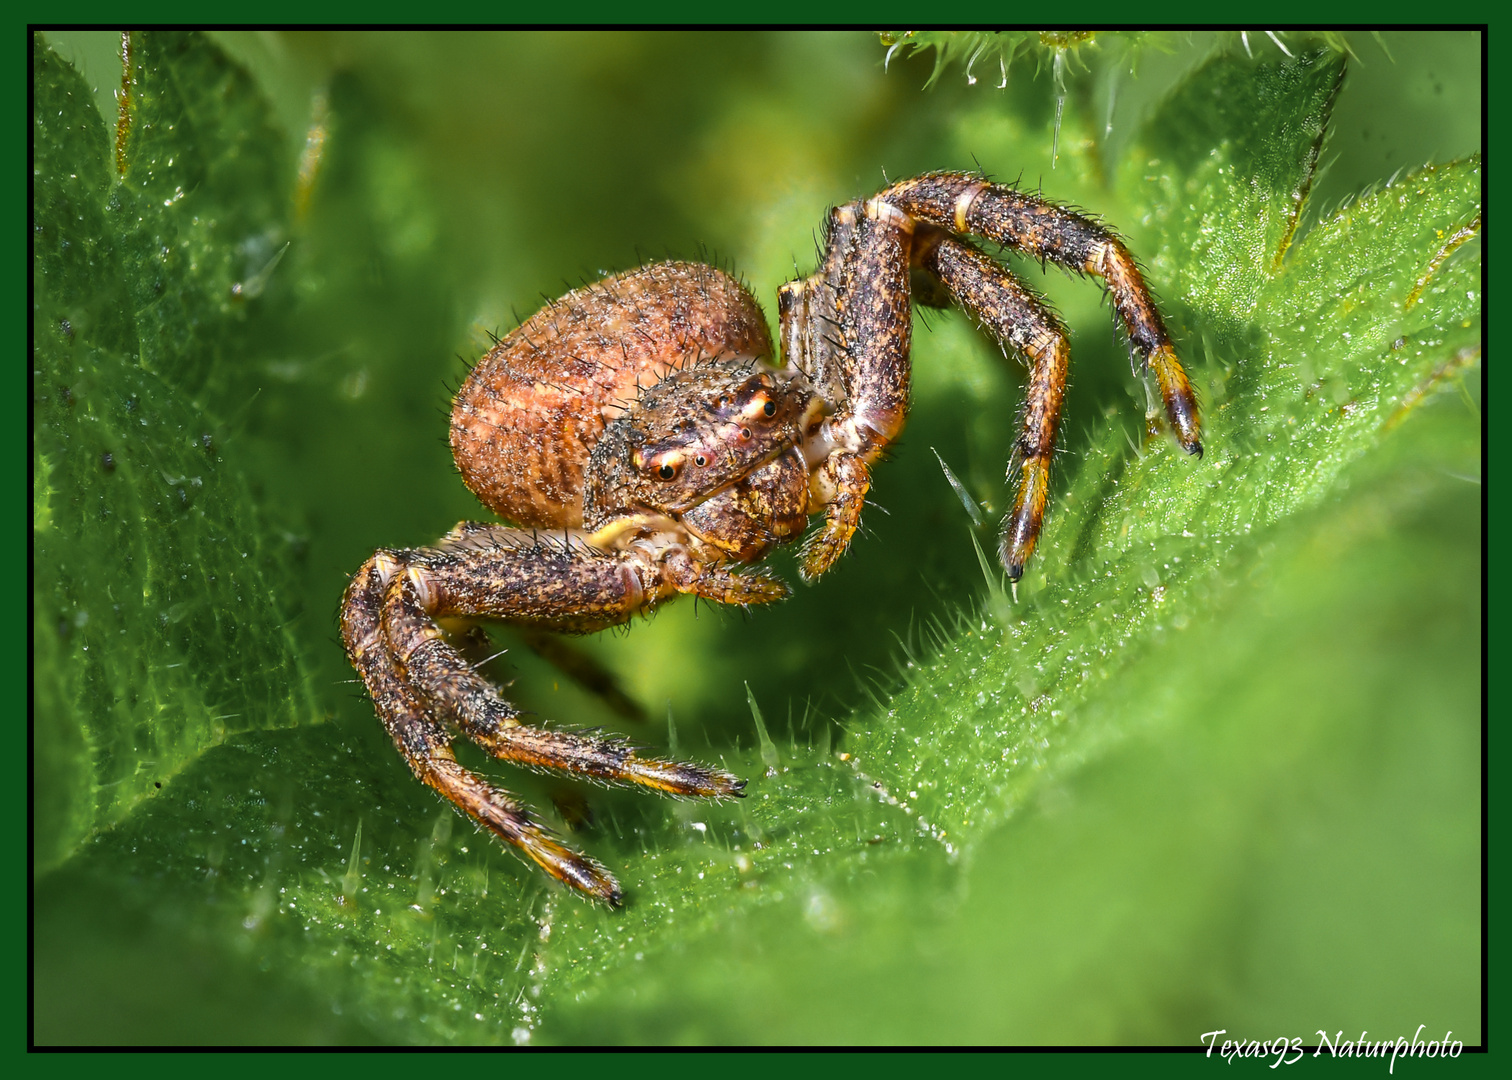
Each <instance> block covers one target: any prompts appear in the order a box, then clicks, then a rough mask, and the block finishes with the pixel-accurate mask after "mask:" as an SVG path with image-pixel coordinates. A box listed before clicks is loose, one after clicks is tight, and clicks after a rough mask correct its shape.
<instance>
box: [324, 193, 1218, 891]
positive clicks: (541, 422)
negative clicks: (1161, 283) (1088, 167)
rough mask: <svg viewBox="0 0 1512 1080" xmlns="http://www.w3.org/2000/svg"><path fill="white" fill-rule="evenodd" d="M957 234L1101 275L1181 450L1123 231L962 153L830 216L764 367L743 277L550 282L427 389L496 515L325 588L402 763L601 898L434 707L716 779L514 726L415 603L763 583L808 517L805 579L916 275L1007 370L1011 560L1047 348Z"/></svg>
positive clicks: (591, 737)
mask: <svg viewBox="0 0 1512 1080" xmlns="http://www.w3.org/2000/svg"><path fill="white" fill-rule="evenodd" d="M967 235H972V236H980V237H984V238H986V239H988V240H992V241H995V242H996V243H998V244H1001V245H1002V246H1004V247H1005V248H1009V249H1011V250H1014V251H1018V252H1022V253H1024V254H1026V255H1030V256H1033V257H1035V258H1038V259H1040V260H1042V261H1048V262H1053V263H1056V264H1057V265H1060V266H1063V267H1066V268H1068V269H1070V270H1073V271H1077V272H1083V273H1088V274H1094V275H1097V276H1098V277H1101V278H1102V279H1103V280H1104V281H1105V282H1106V285H1107V290H1108V293H1109V295H1110V296H1111V298H1112V301H1113V307H1114V309H1115V310H1116V311H1117V313H1118V316H1119V318H1120V319H1121V321H1122V323H1123V326H1124V328H1125V330H1126V331H1127V333H1128V337H1129V341H1130V346H1131V348H1132V350H1133V353H1134V356H1135V361H1136V364H1137V366H1138V367H1139V368H1140V369H1142V370H1145V371H1148V372H1149V373H1150V374H1152V375H1153V376H1154V378H1155V381H1156V383H1157V384H1158V386H1159V389H1160V394H1161V397H1162V399H1163V401H1164V404H1165V414H1166V417H1167V419H1168V421H1169V423H1170V426H1171V429H1172V431H1173V432H1174V434H1175V437H1176V439H1177V441H1178V442H1179V443H1180V444H1181V446H1182V447H1183V448H1184V449H1185V450H1186V451H1187V452H1188V453H1190V454H1197V455H1200V454H1201V453H1202V443H1201V442H1200V430H1199V421H1198V412H1197V404H1196V400H1195V398H1194V396H1193V394H1192V389H1191V386H1190V384H1189V383H1188V381H1187V377H1186V374H1185V373H1184V372H1183V370H1182V367H1181V364H1180V363H1179V362H1178V360H1177V359H1176V352H1175V349H1174V348H1173V346H1172V343H1171V339H1170V336H1169V334H1168V333H1167V332H1166V328H1165V323H1164V321H1163V320H1162V319H1161V316H1160V312H1159V310H1158V309H1157V308H1156V306H1155V303H1154V300H1153V299H1152V298H1151V296H1150V293H1149V290H1148V289H1147V288H1146V287H1145V283H1144V279H1143V277H1142V275H1141V274H1140V271H1139V269H1138V267H1137V266H1136V264H1135V262H1134V259H1133V257H1132V256H1131V255H1130V254H1129V251H1128V249H1127V248H1125V247H1124V245H1123V243H1122V242H1121V241H1120V240H1119V239H1118V237H1117V236H1115V235H1114V234H1113V233H1112V232H1110V231H1109V230H1108V229H1106V228H1104V227H1103V226H1101V225H1099V224H1097V223H1096V222H1093V221H1090V220H1088V219H1087V218H1086V217H1083V216H1081V215H1079V214H1077V213H1074V212H1072V211H1070V210H1067V209H1065V208H1063V207H1060V206H1057V205H1056V204H1054V203H1052V202H1048V201H1046V200H1045V199H1043V198H1040V197H1038V196H1036V195H1032V194H1029V193H1027V192H1023V191H1019V190H1017V189H1015V188H1013V187H1009V186H1004V185H1000V184H994V183H991V182H989V181H987V180H985V179H983V178H982V177H979V176H975V175H972V174H968V173H959V172H940V173H930V174H926V175H924V176H918V177H915V178H913V179H910V180H904V181H901V182H899V183H896V184H893V185H891V186H890V187H888V188H887V189H886V190H884V191H882V192H881V193H880V194H878V195H876V196H875V197H873V198H870V199H867V200H864V201H859V202H854V203H850V204H848V205H846V206H841V207H837V208H835V209H833V210H831V211H830V214H829V220H828V222H827V225H826V228H825V246H824V254H823V261H822V265H821V266H820V268H819V270H818V271H817V272H816V273H814V274H813V275H812V276H810V277H807V278H802V279H800V280H797V281H792V282H789V283H788V284H786V285H784V286H782V288H781V290H780V293H779V312H780V332H781V345H782V353H781V366H775V365H773V364H772V362H771V358H772V355H773V349H772V343H771V339H770V337H769V335H768V332H767V327H766V319H765V317H764V315H763V314H762V311H761V308H760V306H759V305H758V304H757V302H756V300H755V299H754V298H753V297H752V296H751V294H750V293H749V292H748V291H747V290H746V289H745V288H744V287H743V286H741V285H740V284H739V283H738V282H736V281H735V280H733V279H732V278H731V277H729V276H728V275H727V274H725V273H723V272H722V271H720V270H717V269H715V268H713V267H710V266H705V265H702V264H697V263H661V264H655V265H650V266H645V267H642V268H641V269H639V270H633V271H630V272H628V273H623V274H617V275H613V276H611V277H607V278H605V279H603V280H602V281H599V282H596V283H594V284H592V285H588V286H586V287H584V288H581V289H576V290H574V291H573V292H570V293H568V294H567V295H566V296H564V297H562V298H560V299H559V300H555V301H552V302H550V303H548V304H547V306H546V307H544V308H543V309H541V310H540V311H539V312H537V313H536V314H535V315H533V316H531V317H530V319H528V320H526V322H524V323H523V324H522V325H521V326H520V327H519V328H518V329H517V330H515V331H514V332H513V333H511V334H509V335H508V336H507V337H505V338H503V339H502V340H500V341H499V342H498V343H497V344H496V345H495V346H494V347H493V348H492V349H491V350H490V351H489V352H488V353H487V354H486V355H485V356H484V357H483V358H482V359H481V360H480V361H479V362H478V364H477V365H476V366H475V367H474V368H473V370H472V372H471V373H470V374H469V376H468V378H467V380H466V382H465V383H464V384H463V386H462V388H461V390H460V391H459V392H458V394H457V397H456V400H455V403H454V406H453V410H452V421H451V445H452V452H453V454H454V456H455V458H456V462H457V465H458V467H459V468H460V470H461V472H462V477H463V479H464V480H465V481H466V483H467V485H468V487H469V488H471V489H472V491H473V492H474V493H475V494H476V495H477V496H478V498H479V499H481V500H482V501H483V502H484V503H485V504H486V505H487V506H488V507H489V509H491V510H493V511H495V512H496V513H497V514H499V516H500V517H502V518H504V519H506V520H507V521H509V522H511V523H512V525H511V526H503V525H486V524H477V523H472V522H463V523H462V524H460V525H458V526H457V527H456V528H455V529H453V530H452V531H451V532H449V533H448V534H447V535H446V536H444V537H442V539H441V540H440V541H439V542H437V543H436V544H435V545H434V546H432V547H425V548H412V549H407V550H393V549H383V550H380V551H378V552H377V553H375V554H374V555H373V557H372V558H371V559H369V560H368V561H367V562H366V563H364V564H363V566H362V568H361V569H360V570H359V571H358V572H357V574H356V576H355V577H354V578H353V579H352V582H351V584H350V586H349V587H348V588H347V591H346V595H345V597H344V598H343V601H342V609H341V632H342V639H343V641H344V643H345V645H346V651H347V655H348V656H349V657H350V659H351V661H352V664H353V665H354V666H355V667H356V669H357V671H358V672H359V673H360V675H361V676H362V681H363V683H364V684H365V685H366V686H367V690H368V693H369V694H371V695H372V698H373V703H374V707H375V708H376V710H377V713H378V716H379V718H380V719H381V720H382V721H383V724H384V726H385V727H386V728H387V729H388V731H389V734H390V735H392V736H393V739H394V743H395V745H397V746H398V748H399V751H400V753H402V754H403V755H404V758H405V760H406V761H407V762H408V763H409V765H410V768H411V769H413V770H414V772H415V775H416V776H418V777H419V778H420V779H421V780H423V781H424V782H425V783H427V784H429V785H430V786H431V787H433V788H435V789H436V790H437V791H439V792H440V793H441V794H442V795H444V796H445V797H446V798H447V799H449V800H450V801H451V802H452V803H454V804H455V805H456V806H457V807H458V808H459V809H460V810H461V811H462V812H464V813H466V814H467V815H468V816H470V817H472V818H473V819H474V820H475V821H477V822H478V823H480V824H481V825H483V826H485V827H487V828H488V829H489V830H491V831H492V832H493V833H494V834H496V835H497V836H498V837H499V838H500V839H502V840H503V841H505V842H506V843H508V844H511V845H513V846H514V847H516V848H518V849H519V850H520V851H521V852H523V853H524V854H525V855H526V856H528V857H529V858H531V859H532V860H534V861H535V862H536V863H537V864H539V865H540V866H541V867H542V868H543V869H544V870H545V871H546V872H547V873H549V874H551V875H552V876H553V877H555V878H557V879H559V880H561V881H563V882H566V883H567V884H568V885H570V886H572V887H573V888H575V889H578V890H580V891H581V892H583V893H585V894H587V895H588V896H590V897H593V898H595V899H598V900H601V901H604V902H607V903H609V904H611V905H616V904H619V903H620V902H621V900H622V894H621V891H620V887H619V884H618V883H617V882H616V881H615V879H614V877H613V876H612V875H611V874H610V873H609V872H608V871H607V870H606V869H604V867H603V866H601V865H600V864H599V863H597V862H595V861H594V860H593V859H591V858H588V857H587V856H585V855H582V854H580V853H578V852H575V851H573V850H571V849H569V848H568V847H567V846H566V845H564V844H563V843H561V842H560V841H559V840H558V839H557V838H556V837H555V836H554V835H552V833H551V832H550V831H549V830H547V829H546V828H544V827H543V826H542V825H541V823H540V822H539V821H538V820H537V819H536V818H535V816H534V815H533V814H532V813H531V812H530V810H529V809H528V808H526V807H525V806H523V805H522V804H520V803H519V802H517V801H516V800H515V799H513V798H512V797H510V795H508V794H507V793H506V792H504V791H502V790H500V789H499V788H497V787H494V786H492V785H491V784H489V783H488V782H486V781H485V780H483V779H482V778H480V777H478V776H477V775H476V774H474V773H472V772H470V771H469V770H467V769H465V768H463V767H462V766H461V765H459V764H458V763H457V761H456V759H455V757H454V756H453V754H452V751H451V740H452V731H453V730H457V731H460V732H461V733H462V734H463V735H465V736H466V737H467V738H469V739H471V740H472V741H473V742H475V743H477V744H478V745H479V746H480V747H482V748H483V749H484V750H486V751H487V752H488V753H490V754H492V755H494V756H496V757H498V758H501V759H503V760H506V761H511V762H515V763H519V764H524V765H527V766H534V767H538V768H544V769H559V770H565V771H567V772H570V773H575V774H577V775H580V776H586V777H589V778H592V779H595V780H599V781H604V782H609V783H620V784H640V785H643V786H645V787H650V788H653V789H656V790H658V791H662V792H666V793H668V794H672V795H679V796H688V797H707V798H721V797H725V796H738V795H740V794H741V789H742V788H743V786H744V782H743V781H742V780H740V779H738V778H736V777H735V776H732V775H731V774H729V773H727V772H724V771H722V770H719V769H714V768H710V767H708V766H704V765H696V764H686V763H681V762H674V761H666V760H661V759H657V758H652V757H646V756H643V755H642V754H641V753H640V752H639V751H638V750H637V749H635V748H634V747H632V746H631V745H630V744H629V743H627V742H624V741H621V740H618V739H615V738H612V737H605V736H602V735H599V734H596V733H579V732H571V731H550V730H544V729H541V728H537V727H532V726H528V725H525V724H522V723H521V722H520V718H519V713H518V710H516V709H515V708H514V706H512V705H511V704H510V703H509V702H508V701H506V700H505V699H504V698H503V697H502V696H501V695H500V694H499V692H498V690H497V689H495V687H494V686H493V685H491V684H490V683H489V682H488V681H487V680H486V679H484V678H483V677H482V676H481V675H479V674H478V673H477V671H476V670H475V669H474V668H473V667H472V666H471V665H470V664H469V663H468V662H467V661H466V660H465V659H464V658H463V656H462V655H461V654H460V653H459V652H458V651H457V648H456V646H455V644H454V643H453V641H452V640H451V639H449V637H448V635H447V633H446V632H444V631H443V630H442V628H441V626H440V625H439V624H438V622H437V620H438V619H463V620H479V619H491V620H501V621H503V622H507V623H511V624H515V625H519V626H524V627H527V628H531V629H533V630H549V631H565V632H567V633H590V632H592V631H596V630H602V629H604V628H605V627H609V626H614V625H616V624H619V623H623V622H625V621H626V620H628V619H630V618H631V617H632V616H634V615H637V614H639V613H642V612H648V611H650V610H652V609H653V608H655V607H656V606H658V605H659V604H661V603H663V602H665V601H667V600H670V599H672V598H674V597H676V596H678V595H679V594H682V593H692V594H694V595H696V596H702V597H705V598H706V599H709V600H715V601H718V602H720V603H723V604H740V605H749V604H765V603H770V602H772V601H774V600H781V599H783V598H784V597H786V596H787V595H788V591H789V590H788V587H787V586H786V585H784V584H783V583H782V582H780V581H778V580H777V579H776V578H774V577H771V576H769V575H767V574H765V573H763V572H761V571H759V570H757V571H741V570H739V569H738V568H739V567H741V566H744V565H747V564H750V563H754V562H756V561H758V560H760V559H761V558H763V557H764V556H765V555H766V554H767V553H768V552H770V551H771V550H772V548H773V547H775V546H776V545H778V544H782V543H787V542H789V541H792V540H796V539H797V538H798V537H799V536H800V534H801V533H802V532H803V531H804V528H805V526H806V524H807V522H808V517H809V515H810V514H817V513H821V512H822V513H823V514H824V520H823V523H822V524H821V525H820V526H819V527H818V528H817V529H816V530H815V531H814V532H813V534H812V535H811V536H810V538H809V540H808V542H807V543H806V544H805V545H804V548H803V552H802V557H801V574H802V576H803V578H804V579H805V580H809V581H811V580H813V579H814V578H817V577H819V576H820V575H821V574H823V573H824V572H825V571H826V570H827V569H829V567H830V566H831V565H833V564H834V562H835V560H836V559H838V558H839V557H840V555H841V554H842V553H843V552H844V551H845V549H846V547H847V546H848V545H849V543H850V540H851V536H852V535H853V534H854V533H855V531H856V528H857V526H858V525H859V523H860V519H861V510H862V506H863V503H864V498H865V495H866V492H867V489H868V487H869V486H870V483H871V472H870V470H871V466H872V463H873V462H875V461H876V460H877V458H878V457H879V456H880V455H881V454H882V453H883V451H884V450H885V449H886V448H887V446H888V444H889V443H891V442H892V441H893V440H894V439H896V438H897V437H898V434H899V432H900V431H902V429H903V423H904V420H905V419H906V418H907V415H908V404H909V345H910V337H911V330H910V316H911V313H910V276H911V274H912V273H914V272H915V271H921V272H923V273H924V274H926V275H928V276H929V278H932V279H933V281H934V282H936V283H938V285H939V286H940V287H941V289H942V290H943V298H941V299H943V300H946V301H948V302H953V303H955V304H957V305H959V306H960V307H962V308H963V309H965V310H966V311H967V312H969V313H971V314H972V315H973V316H974V317H975V318H976V319H977V320H978V321H979V322H980V323H981V324H982V326H983V327H984V328H985V329H986V330H987V331H988V332H989V333H991V334H992V335H993V336H994V337H995V338H996V339H997V340H998V341H999V342H1000V343H1001V344H1002V345H1003V346H1004V348H1005V349H1012V350H1013V351H1015V352H1017V353H1019V354H1020V355H1022V356H1023V357H1025V358H1026V359H1027V360H1028V362H1029V365H1030V377H1029V384H1028V392H1027V403H1026V406H1025V409H1024V413H1023V421H1022V424H1021V427H1020V431H1019V435H1018V438H1017V440H1016V442H1015V443H1014V447H1013V460H1012V463H1011V464H1010V466H1009V473H1010V477H1013V478H1015V479H1016V493H1015V498H1014V503H1013V506H1012V508H1011V509H1010V510H1009V511H1008V514H1007V516H1006V517H1005V518H1004V521H1003V529H1002V538H1001V543H1000V546H999V555H1000V557H1001V559H1002V562H1003V565H1004V566H1005V567H1006V568H1007V570H1008V574H1009V578H1010V579H1011V580H1013V581H1017V580H1018V578H1019V577H1020V576H1021V575H1022V574H1023V569H1024V564H1025V563H1026V562H1027V561H1028V559H1029V557H1030V556H1031V554H1032V553H1033V551H1034V546H1035V542H1036V540H1037V539H1038V537H1039V533H1040V528H1041V525H1042V524H1043V521H1044V514H1045V501H1046V497H1047V494H1048V491H1049V479H1050V461H1051V456H1052V454H1053V452H1054V446H1055V437H1056V430H1057V428H1058V426H1059V423H1060V414H1061V405H1062V402H1063V400H1064V397H1065V390H1066V374H1067V369H1068V365H1069V362H1070V349H1069V345H1068V342H1067V338H1066V332H1065V329H1064V328H1063V327H1062V325H1061V323H1060V321H1059V319H1058V318H1057V317H1056V316H1055V314H1054V313H1053V312H1052V311H1051V310H1050V309H1049V308H1048V307H1047V306H1046V304H1045V302H1044V301H1043V300H1041V299H1039V297H1038V296H1036V295H1035V293H1034V292H1033V291H1032V290H1030V289H1029V288H1028V287H1027V286H1025V285H1024V284H1023V283H1022V282H1020V281H1019V280H1018V279H1017V278H1016V277H1015V276H1014V275H1013V274H1012V273H1011V272H1010V271H1009V270H1008V269H1007V268H1006V267H1004V266H1002V265H1001V264H999V263H998V262H996V261H995V260H993V259H992V258H990V257H989V256H988V255H986V254H984V253H983V252H982V251H981V250H979V249H978V248H977V247H975V246H974V245H973V244H971V243H970V242H969V241H967V240H966V239H964V238H963V237H965V236H967ZM1014 474H1016V477H1015V475H1014Z"/></svg>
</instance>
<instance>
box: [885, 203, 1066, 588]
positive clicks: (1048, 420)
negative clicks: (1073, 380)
mask: <svg viewBox="0 0 1512 1080" xmlns="http://www.w3.org/2000/svg"><path fill="white" fill-rule="evenodd" d="M914 258H915V260H916V261H917V262H918V264H919V266H920V268H921V269H923V270H925V271H927V272H928V273H929V274H930V275H931V276H932V277H934V278H935V279H936V280H937V281H939V283H940V284H941V285H943V286H944V287H945V289H946V290H947V291H948V292H949V293H950V295H951V297H952V298H954V300H955V302H956V303H958V304H959V305H960V306H961V307H963V308H964V309H966V310H967V311H968V312H970V313H971V314H972V315H974V316H975V317H976V318H977V320H978V321H980V322H981V323H982V325H983V326H985V327H986V328H987V329H988V330H989V331H991V333H992V335H993V336H994V337H996V338H997V339H998V341H1000V342H1001V343H1002V344H1003V345H1004V347H1005V348H1007V347H1011V348H1013V349H1014V350H1016V351H1017V352H1019V353H1021V354H1023V355H1024V356H1025V357H1027V358H1028V359H1029V362H1030V375H1029V385H1028V388H1027V392H1026V400H1025V406H1024V415H1023V422H1022V424H1021V426H1020V430H1019V436H1018V439H1017V440H1016V441H1015V443H1014V450H1013V459H1012V461H1010V463H1009V466H1008V473H1009V477H1010V479H1011V478H1012V476H1013V473H1014V471H1015V468H1016V469H1017V471H1018V474H1019V476H1018V485H1017V491H1016V494H1015V496H1014V502H1013V508H1012V509H1011V510H1009V511H1008V514H1007V515H1006V516H1005V517H1004V518H1003V526H1002V538H1001V541H1000V543H999V548H998V557H999V558H1000V559H1001V560H1002V562H1003V565H1004V566H1005V567H1007V568H1008V578H1009V580H1010V581H1018V580H1019V578H1021V577H1023V574H1024V564H1025V563H1027V562H1028V561H1029V556H1030V555H1031V554H1033V552H1034V545H1035V543H1036V541H1038V539H1039V534H1040V529H1041V527H1042V526H1043V524H1044V520H1045V500H1046V497H1047V495H1048V493H1049V486H1050V462H1051V459H1052V458H1053V457H1054V454H1055V433H1056V430H1057V428H1058V427H1059V426H1060V416H1061V405H1062V403H1063V402H1064V401H1065V396H1066V375H1067V372H1068V370H1069V367H1070V361H1071V346H1070V342H1069V341H1067V339H1066V331H1065V327H1063V326H1062V325H1061V322H1060V319H1058V318H1057V317H1056V315H1055V313H1054V312H1053V311H1051V310H1050V308H1049V307H1048V306H1047V305H1046V304H1045V302H1044V301H1043V300H1042V299H1040V298H1039V297H1038V296H1036V295H1035V293H1034V292H1033V290H1031V289H1030V288H1029V287H1028V286H1027V285H1025V284H1024V283H1023V282H1021V281H1019V280H1018V279H1017V278H1016V277H1014V275H1013V273H1012V272H1011V271H1010V270H1009V269H1008V268H1007V267H1005V266H1002V265H1001V264H999V263H998V262H996V261H995V260H993V259H992V258H990V257H988V256H987V255H986V254H985V253H983V252H982V251H980V250H978V249H977V248H976V247H975V246H973V245H971V244H969V243H967V242H966V241H964V240H960V239H958V238H956V237H954V236H950V235H948V234H946V233H943V232H940V231H939V230H936V229H928V230H927V231H923V230H921V233H920V236H919V238H918V240H917V243H916V246H915V249H914Z"/></svg>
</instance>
